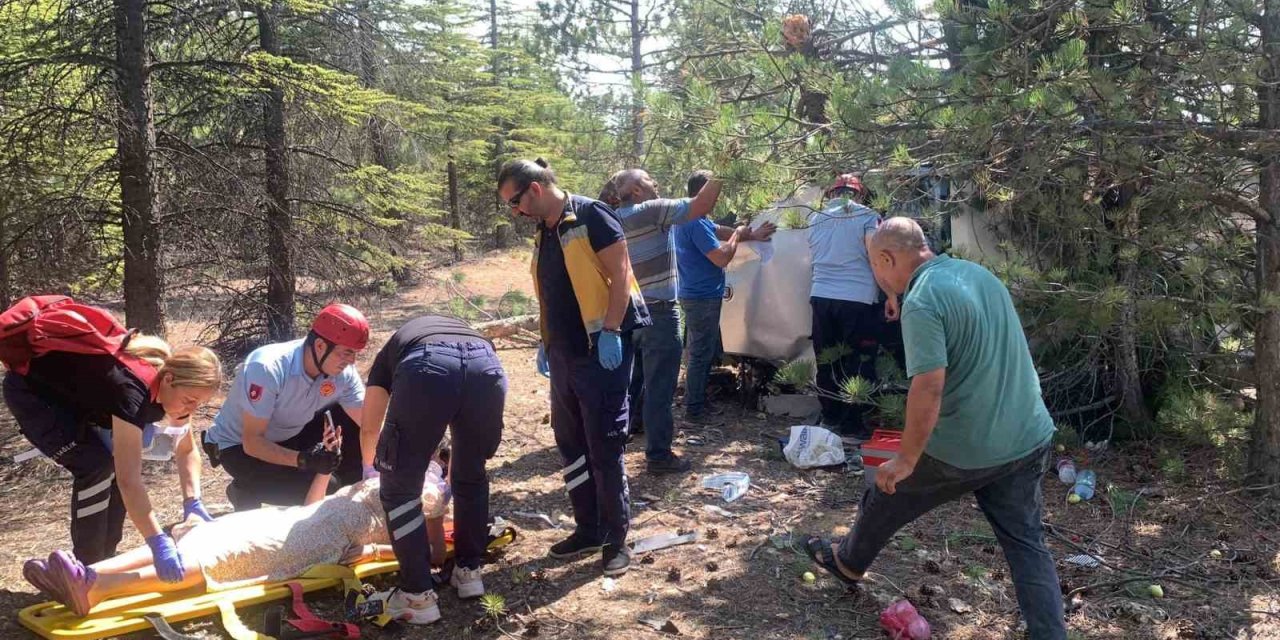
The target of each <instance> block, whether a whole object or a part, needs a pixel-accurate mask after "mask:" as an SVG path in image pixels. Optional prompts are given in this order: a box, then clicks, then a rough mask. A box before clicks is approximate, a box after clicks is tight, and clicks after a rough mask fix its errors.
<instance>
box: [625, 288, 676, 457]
mask: <svg viewBox="0 0 1280 640" xmlns="http://www.w3.org/2000/svg"><path fill="white" fill-rule="evenodd" d="M646 304H647V305H648V307H649V318H650V319H652V320H653V324H652V325H650V326H648V327H642V328H639V329H636V330H635V331H634V332H633V336H634V338H633V339H634V340H635V343H634V344H635V349H636V356H635V368H634V370H633V372H632V374H631V406H632V407H633V409H632V410H633V411H634V410H635V408H636V407H638V408H639V410H640V423H641V424H642V425H643V426H644V434H645V450H644V457H645V458H646V459H648V460H653V461H661V460H666V459H668V458H670V457H671V438H672V436H673V435H674V432H675V416H674V415H673V414H672V406H673V405H674V404H675V398H676V382H678V380H679V378H680V355H681V351H682V350H683V347H682V345H681V344H680V316H679V314H677V313H676V305H675V303H674V302H652V301H646Z"/></svg>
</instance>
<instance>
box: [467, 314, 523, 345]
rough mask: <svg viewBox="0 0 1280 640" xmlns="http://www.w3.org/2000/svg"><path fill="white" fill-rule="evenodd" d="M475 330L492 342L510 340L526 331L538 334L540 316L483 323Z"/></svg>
mask: <svg viewBox="0 0 1280 640" xmlns="http://www.w3.org/2000/svg"><path fill="white" fill-rule="evenodd" d="M475 330H476V331H479V332H480V334H481V335H483V336H484V337H486V338H489V339H490V340H493V339H495V338H510V337H513V336H515V335H517V334H519V333H522V332H525V331H531V332H533V333H535V334H536V333H538V315H537V314H531V315H525V316H512V317H510V318H503V319H501V320H492V321H490V322H481V323H479V324H477V325H475Z"/></svg>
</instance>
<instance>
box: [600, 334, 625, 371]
mask: <svg viewBox="0 0 1280 640" xmlns="http://www.w3.org/2000/svg"><path fill="white" fill-rule="evenodd" d="M597 343H598V345H597V350H598V352H599V355H600V366H602V367H604V368H605V369H608V370H609V371H613V370H614V369H617V368H618V365H620V364H622V335H621V334H617V333H609V332H608V331H601V332H600V338H599V340H597Z"/></svg>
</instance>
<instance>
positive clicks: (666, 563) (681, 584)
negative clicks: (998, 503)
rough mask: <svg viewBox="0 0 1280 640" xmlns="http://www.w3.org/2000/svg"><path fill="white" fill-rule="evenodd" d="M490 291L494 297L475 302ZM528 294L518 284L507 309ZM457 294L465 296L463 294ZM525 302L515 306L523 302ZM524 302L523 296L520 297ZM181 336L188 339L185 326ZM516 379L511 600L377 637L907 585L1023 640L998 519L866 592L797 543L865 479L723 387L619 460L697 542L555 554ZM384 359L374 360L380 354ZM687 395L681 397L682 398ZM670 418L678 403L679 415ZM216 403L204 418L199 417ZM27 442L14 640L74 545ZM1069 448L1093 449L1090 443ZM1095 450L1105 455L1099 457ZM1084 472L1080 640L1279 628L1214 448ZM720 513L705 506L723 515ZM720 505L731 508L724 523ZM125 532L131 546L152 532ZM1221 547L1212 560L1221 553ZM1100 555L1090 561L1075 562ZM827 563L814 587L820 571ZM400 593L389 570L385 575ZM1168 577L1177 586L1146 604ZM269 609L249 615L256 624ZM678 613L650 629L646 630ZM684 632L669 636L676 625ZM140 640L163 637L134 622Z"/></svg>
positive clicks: (425, 307)
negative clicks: (826, 461)
mask: <svg viewBox="0 0 1280 640" xmlns="http://www.w3.org/2000/svg"><path fill="white" fill-rule="evenodd" d="M525 255H527V252H526V251H512V252H509V253H494V254H489V255H487V256H484V257H482V258H477V259H474V260H471V261H468V262H466V263H463V264H460V265H457V266H455V267H452V268H450V269H438V270H435V271H433V272H431V273H428V274H427V275H426V277H425V278H424V280H423V282H422V283H421V284H420V285H418V286H416V287H414V288H413V289H411V290H409V291H406V292H403V293H402V294H400V295H397V296H395V297H393V298H385V299H382V300H381V301H380V302H378V303H374V304H366V305H365V307H366V308H367V309H369V311H370V316H371V319H372V320H373V322H374V323H375V327H376V333H377V335H376V336H375V341H374V344H380V340H381V339H385V338H386V337H387V336H388V335H389V334H390V333H391V331H393V330H394V329H395V328H396V327H397V326H399V324H400V323H401V322H403V321H404V320H405V319H407V318H409V317H412V316H414V315H416V314H420V313H424V312H430V311H449V310H451V309H452V310H454V311H455V312H456V311H457V310H458V309H459V308H460V303H459V302H457V296H456V294H458V293H460V292H465V293H467V295H468V296H470V301H469V302H467V303H466V306H467V307H471V308H472V309H473V310H475V311H476V313H477V314H479V313H480V312H479V310H489V311H492V310H493V308H494V306H495V305H496V304H498V301H499V300H500V299H502V298H503V295H504V294H507V293H508V292H509V291H513V290H515V291H522V292H523V293H524V294H526V295H531V291H530V283H529V277H528V270H527V267H526V260H525ZM481 296H482V297H481ZM520 298H521V297H520V296H518V295H517V296H515V297H514V298H513V297H512V296H507V298H506V299H505V300H504V302H503V304H504V305H507V307H508V308H506V309H504V311H503V314H504V315H506V314H509V313H510V311H511V307H512V305H515V306H517V307H518V306H519V305H520V304H522V303H521V302H519V300H520ZM451 299H452V300H454V302H452V303H451V302H450V300H451ZM513 300H515V302H513ZM516 310H519V309H516ZM199 324H200V321H199V319H198V318H197V319H192V321H191V322H185V323H183V322H178V323H175V325H177V326H175V328H174V330H173V333H175V334H179V335H185V334H190V335H194V333H195V331H196V327H197V326H198V325H199ZM184 332H185V334H184ZM499 346H500V347H501V348H500V351H499V353H500V356H501V358H502V360H503V362H504V363H505V365H506V368H507V371H508V374H509V375H510V378H511V380H510V384H511V387H510V393H509V396H508V401H507V410H506V431H505V433H504V436H503V443H502V446H501V447H500V448H499V450H498V454H497V457H496V458H495V459H494V460H492V461H491V463H490V467H489V468H490V472H491V477H492V500H491V511H492V513H493V514H494V515H497V516H501V517H503V518H505V519H507V520H508V521H510V522H512V523H513V524H515V525H516V526H517V527H519V529H520V532H521V534H522V536H521V537H520V539H519V541H518V542H517V543H516V544H514V545H512V546H510V547H508V548H507V549H506V550H505V552H504V553H502V555H501V556H500V557H498V558H496V559H495V561H494V562H493V563H492V564H489V565H488V566H487V567H486V568H485V574H484V579H485V584H486V587H487V590H488V591H489V593H492V594H498V595H500V596H502V600H503V604H504V608H505V613H503V614H501V615H497V616H493V615H488V614H486V611H485V610H484V609H483V608H482V606H481V605H480V604H479V603H478V602H475V601H460V600H458V599H457V598H456V597H455V595H454V593H453V591H452V590H451V589H449V588H444V589H442V591H441V601H440V606H441V609H442V611H443V613H444V620H443V621H442V622H440V623H438V624H436V625H433V626H431V627H426V628H399V629H395V628H388V629H377V628H374V627H372V626H370V625H366V626H365V637H368V638H375V639H377V638H392V637H400V638H430V637H439V636H440V635H441V634H446V635H449V636H453V637H458V636H461V637H474V638H501V637H506V638H516V637H519V638H534V637H537V638H622V637H627V638H635V639H637V640H639V639H641V638H657V637H664V636H665V637H671V636H673V635H677V634H678V635H679V636H680V637H687V638H815V639H834V638H846V639H851V638H882V637H885V634H884V633H883V632H882V631H880V630H879V625H878V622H877V619H878V616H879V613H880V611H881V610H882V609H883V608H884V607H885V606H886V605H887V604H888V603H889V602H891V601H892V600H895V599H899V598H904V597H905V598H909V599H911V601H912V602H914V603H915V604H916V606H917V607H918V608H919V610H920V611H921V613H922V614H923V615H924V617H925V618H927V619H928V620H929V622H930V624H931V625H932V627H933V632H934V637H938V638H963V639H974V640H977V639H993V640H994V639H1001V638H1018V637H1022V636H1023V635H1024V634H1023V632H1022V631H1020V630H1019V616H1018V608H1017V603H1016V601H1015V597H1014V588H1013V583H1012V582H1011V581H1010V578H1009V570H1008V565H1007V564H1006V563H1005V561H1004V558H1003V556H1002V554H1001V550H1000V547H999V545H998V544H997V543H996V540H995V537H994V535H993V533H992V531H991V528H990V526H989V525H988V524H987V522H986V520H985V519H984V518H983V516H982V513H981V512H980V511H979V510H978V509H977V506H976V504H975V502H974V501H973V500H972V499H965V500H960V501H958V502H955V503H952V504H950V505H947V506H945V507H943V508H940V509H937V510H936V511H934V512H933V513H930V514H928V515H926V516H925V517H923V518H921V519H919V520H918V521H916V522H915V523H913V524H911V525H910V526H908V527H906V528H905V529H903V531H902V532H900V534H899V535H898V536H897V537H896V538H895V540H894V541H893V542H892V543H891V544H890V546H889V547H888V548H886V549H885V550H884V552H883V553H882V554H881V555H880V557H879V559H878V560H877V561H876V564H875V565H874V566H873V573H872V574H871V576H870V578H871V579H870V581H869V583H868V588H867V589H866V590H864V591H862V592H858V593H853V592H849V591H847V590H846V589H845V588H844V587H843V586H841V585H840V584H838V583H837V582H836V581H835V580H834V579H832V578H830V577H829V576H827V575H825V574H824V573H823V572H821V571H820V570H817V569H816V568H815V567H813V566H812V565H811V563H810V562H809V561H808V559H807V557H806V556H805V554H804V552H803V551H802V550H801V549H800V544H801V542H802V541H803V538H804V536H805V535H806V534H809V533H824V534H842V533H844V532H845V531H847V529H848V526H849V525H850V524H851V523H852V520H853V518H854V517H856V515H857V502H858V498H859V496H860V494H861V488H862V478H861V476H860V475H856V474H853V473H843V472H828V471H798V470H796V469H794V468H792V467H791V466H790V465H788V464H787V462H786V461H785V460H784V459H783V458H782V456H781V453H780V451H779V447H778V444H777V439H778V438H779V437H784V436H785V434H786V433H787V429H788V426H789V425H790V424H791V423H792V422H791V421H789V420H787V419H785V418H781V417H775V416H770V415H766V414H763V413H759V412H757V411H756V410H754V408H752V409H746V408H742V407H739V406H737V405H736V404H735V403H733V402H732V401H729V400H726V401H725V402H724V403H723V404H722V406H724V408H725V409H726V411H725V415H724V418H725V420H724V424H723V425H722V426H719V427H714V428H706V427H702V428H694V427H691V426H689V425H684V424H677V428H678V433H677V436H676V448H677V450H678V451H681V452H682V453H683V454H684V455H686V456H688V457H689V459H691V460H692V462H693V464H694V473H692V474H689V475H687V476H683V477H681V476H653V475H650V474H648V473H645V472H644V454H643V446H640V443H639V439H637V442H635V443H633V445H632V446H631V447H629V450H628V453H627V455H626V462H627V466H628V469H630V470H631V473H630V477H631V495H632V499H633V502H634V507H633V524H632V534H631V535H632V539H633V540H634V539H639V538H641V537H644V536H647V535H651V534H656V533H662V532H674V531H682V532H683V531H695V532H697V534H698V540H697V542H695V543H693V544H688V545H684V546H678V547H672V548H669V549H665V550H660V551H656V552H653V553H651V554H649V555H648V556H647V557H643V558H641V557H637V558H636V559H635V561H634V562H633V564H632V568H631V570H630V572H629V573H627V575H626V576H624V577H622V578H620V579H618V580H616V581H613V580H605V579H602V578H601V575H600V570H599V560H598V558H596V557H593V558H590V559H582V560H579V561H576V562H560V561H554V560H551V559H549V558H547V557H546V550H547V547H548V546H549V545H551V544H552V543H554V542H556V541H557V540H559V539H560V538H561V537H562V536H564V535H566V533H567V531H566V530H563V529H558V528H552V527H551V526H549V525H548V524H546V523H544V522H541V521H539V520H534V519H528V518H522V517H518V516H516V515H515V512H517V511H519V512H536V513H544V514H547V515H548V516H549V517H550V518H551V520H552V522H555V523H558V524H559V523H561V522H562V521H563V514H565V513H567V512H568V501H567V498H566V496H565V495H564V491H563V483H562V481H561V479H560V474H559V470H560V467H561V462H560V458H559V456H558V454H557V453H556V449H555V447H554V443H553V438H552V434H551V429H550V427H549V426H548V425H547V420H548V396H547V393H548V383H547V381H546V380H545V379H544V378H542V377H541V376H539V375H537V373H536V372H535V370H534V363H533V359H534V358H533V356H534V351H533V349H531V348H529V347H528V346H519V345H515V344H500V345H499ZM372 351H373V350H370V353H368V354H366V362H365V363H364V364H365V365H367V360H369V359H371V358H372V355H373V353H372ZM677 404H678V401H677ZM676 411H677V416H679V415H680V409H679V407H678V406H677V409H676ZM211 416H212V411H210V410H206V411H205V415H204V416H203V421H204V425H202V426H207V424H208V420H209V419H210V418H211ZM28 448H29V447H28V445H27V443H26V442H25V440H23V438H22V437H21V436H20V435H19V434H18V433H17V429H16V427H15V426H14V424H13V421H12V419H11V418H10V417H9V416H8V415H7V414H5V413H3V410H2V409H0V459H2V460H3V462H2V463H0V532H3V533H2V534H0V607H3V609H4V611H5V612H6V613H5V615H3V616H0V638H26V637H35V636H32V635H31V634H29V633H28V632H27V631H26V630H24V629H22V628H21V627H20V626H19V625H18V622H17V613H18V611H19V609H21V608H23V607H26V606H29V605H32V604H36V603H38V602H40V601H41V600H42V598H41V597H39V596H38V595H37V594H36V593H35V590H34V589H33V588H32V587H31V586H29V585H28V584H27V583H26V582H24V581H23V579H22V576H21V563H22V561H23V560H24V559H26V558H29V557H43V556H45V555H46V554H48V553H49V552H50V551H52V550H54V549H57V548H68V547H69V536H68V529H67V522H68V515H67V510H68V501H69V487H70V482H69V476H67V475H66V474H65V473H64V472H63V471H61V470H60V469H58V468H56V467H54V466H53V465H50V464H46V463H44V462H42V461H32V462H26V463H23V464H18V465H14V464H13V463H12V456H13V455H15V454H18V453H21V452H22V451H25V450H27V449H28ZM1070 453H1074V454H1076V456H1077V460H1078V461H1079V460H1081V459H1082V458H1084V454H1085V453H1086V452H1085V451H1084V450H1083V449H1074V450H1071V451H1070ZM1095 457H1098V456H1095ZM1098 458H1099V459H1097V460H1095V461H1094V462H1093V463H1091V464H1090V466H1091V467H1092V468H1095V469H1096V470H1097V471H1098V474H1099V478H1100V482H1099V491H1098V496H1097V497H1095V498H1094V499H1093V500H1091V501H1088V502H1085V503H1081V504H1076V505H1068V504H1067V503H1066V496H1067V492H1068V489H1069V487H1067V486H1065V485H1063V484H1061V483H1059V482H1058V480H1057V479H1056V477H1055V476H1053V475H1047V476H1046V477H1045V478H1044V479H1043V483H1044V495H1045V514H1044V517H1045V520H1046V522H1047V523H1048V524H1049V525H1051V527H1050V535H1049V539H1048V542H1049V546H1050V548H1051V549H1052V551H1053V553H1054V556H1055V558H1056V559H1057V561H1058V570H1059V574H1060V577H1061V580H1062V585H1063V587H1062V588H1063V590H1064V593H1070V592H1073V591H1074V592H1077V593H1075V594H1074V595H1073V596H1072V598H1071V603H1070V605H1069V613H1068V624H1069V628H1070V630H1071V637H1073V638H1117V639H1119V638H1124V639H1142V638H1161V639H1164V638H1238V639H1244V638H1280V555H1278V552H1280V510H1277V508H1276V507H1275V505H1270V504H1261V503H1259V502H1257V501H1255V500H1254V499H1252V498H1251V497H1250V495H1249V494H1248V493H1246V492H1244V491H1240V490H1238V488H1237V487H1238V485H1234V484H1232V483H1231V482H1229V481H1227V480H1225V479H1221V477H1220V472H1219V471H1218V470H1219V468H1220V467H1221V464H1220V461H1219V460H1218V459H1217V457H1216V456H1215V455H1214V454H1213V452H1212V451H1209V452H1204V451H1185V452H1184V454H1183V459H1184V461H1185V471H1186V472H1185V474H1183V477H1184V478H1185V479H1184V480H1182V481H1180V482H1177V483H1173V482H1170V481H1168V480H1167V479H1166V478H1162V477H1161V475H1162V474H1161V473H1160V472H1159V471H1158V469H1159V466H1158V465H1157V463H1156V452H1155V447H1154V445H1126V446H1122V447H1118V448H1116V449H1114V450H1113V451H1111V452H1109V453H1107V454H1105V455H1104V456H1101V457H1098ZM722 471H745V472H747V473H749V474H750V476H751V483H752V485H751V488H750V490H749V491H748V493H747V494H746V496H745V497H744V498H742V499H741V500H739V501H737V502H734V503H732V504H725V503H724V502H723V501H722V500H721V498H720V497H719V495H718V494H717V492H713V491H709V490H704V489H701V488H700V487H699V480H700V478H701V477H703V476H705V475H708V474H712V473H718V472H722ZM147 475H148V479H149V481H150V486H151V495H152V499H153V501H154V503H155V504H156V506H157V508H158V509H159V511H160V514H161V520H162V521H174V520H176V519H177V518H178V516H179V515H180V512H181V507H180V502H181V500H180V494H179V492H178V488H177V483H176V482H175V481H174V479H175V478H176V476H175V475H174V471H173V468H172V463H154V464H149V465H148V466H147ZM227 479H228V478H227V476H226V475H225V474H224V473H223V471H222V470H221V469H210V468H207V467H206V469H205V473H204V478H203V486H204V495H205V501H206V503H207V504H209V506H210V507H211V509H212V510H214V511H225V510H229V509H230V507H229V505H228V504H227V503H226V500H225V493H224V490H223V488H224V486H225V484H226V482H227ZM712 505H714V506H716V507H719V508H720V509H722V510H723V511H720V510H709V509H708V506H712ZM724 512H727V514H728V515H726V514H725V513H724ZM140 543H141V541H140V539H139V538H138V535H137V533H136V532H135V531H134V530H133V528H132V527H131V526H129V525H126V537H125V542H124V545H122V548H125V547H131V546H133V545H137V544H140ZM1215 550H1216V551H1217V553H1214V551H1215ZM1080 553H1090V554H1093V555H1095V556H1097V557H1098V558H1100V559H1101V561H1102V564H1101V565H1099V566H1097V567H1095V568H1084V567H1079V566H1076V565H1072V564H1069V563H1067V562H1066V559H1067V558H1068V557H1070V556H1073V555H1075V554H1080ZM808 571H813V572H814V573H815V574H816V576H817V579H816V581H814V582H806V581H805V580H804V574H805V573H806V572H808ZM375 582H377V583H378V584H379V585H385V584H386V581H385V579H380V580H376V581H375ZM1152 584H1159V585H1160V586H1161V587H1162V588H1163V591H1164V597H1163V598H1162V599H1156V598H1153V597H1151V596H1150V595H1149V592H1148V587H1149V586H1150V585H1152ZM308 601H309V603H310V604H311V605H312V607H313V608H314V609H315V610H316V611H317V612H320V613H321V614H322V615H329V616H335V617H336V616H337V615H339V614H338V611H339V609H340V606H341V604H340V597H339V595H338V594H337V592H336V591H334V592H328V593H317V594H314V595H311V596H309V597H308ZM263 609H264V608H263V607H250V608H246V609H243V610H242V611H241V614H242V617H243V618H244V620H245V621H246V622H248V623H249V624H250V625H251V626H254V627H256V628H261V627H260V622H261V612H262V611H263ZM643 621H647V622H650V623H653V624H654V625H655V626H663V623H666V622H668V621H669V622H670V625H669V626H667V627H666V629H667V631H666V632H660V631H656V630H654V629H653V628H651V627H650V626H647V625H646V624H645V622H643ZM179 628H180V630H182V631H185V632H186V633H191V634H194V635H197V636H205V637H210V638H218V637H223V636H222V634H223V632H222V628H221V627H220V626H219V623H217V622H214V621H212V620H211V619H208V618H206V619H202V620H199V621H196V622H193V623H189V624H183V625H179ZM673 632H674V633H673ZM135 637H148V636H147V634H138V635H137V636H135Z"/></svg>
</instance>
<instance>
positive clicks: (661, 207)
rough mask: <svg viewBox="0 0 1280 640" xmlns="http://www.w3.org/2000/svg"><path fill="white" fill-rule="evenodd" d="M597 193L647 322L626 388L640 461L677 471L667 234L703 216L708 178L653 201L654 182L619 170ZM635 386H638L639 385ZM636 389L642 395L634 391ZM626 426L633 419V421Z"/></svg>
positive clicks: (682, 463)
mask: <svg viewBox="0 0 1280 640" xmlns="http://www.w3.org/2000/svg"><path fill="white" fill-rule="evenodd" d="M605 191H607V192H611V193H613V194H615V195H616V198H617V200H618V202H619V205H618V207H617V213H618V217H619V218H620V219H621V220H622V229H623V231H624V232H625V233H626V236H627V248H628V251H629V252H630V255H631V270H632V272H633V273H635V277H636V280H637V281H638V282H639V283H640V291H641V293H643V294H644V300H645V305H646V306H648V307H649V316H650V318H651V319H652V320H653V324H652V325H651V326H648V327H644V328H640V329H637V330H636V331H635V333H634V337H633V339H634V341H635V342H634V344H635V350H636V351H635V353H636V355H635V365H634V367H635V368H634V371H635V373H634V374H633V382H632V385H631V390H632V394H631V401H632V405H631V406H632V412H633V413H634V412H635V411H636V410H637V409H636V407H637V406H639V412H640V416H639V417H640V420H639V422H640V423H641V424H643V425H644V430H645V460H646V461H647V465H646V466H647V468H648V470H649V471H650V472H654V473H665V472H681V473H682V472H685V471H688V470H689V462H688V461H686V460H682V459H681V458H680V457H679V456H677V455H676V454H675V453H674V452H673V451H672V450H671V439H672V436H673V432H674V430H675V425H674V422H675V419H674V416H673V415H672V404H673V403H674V398H675V392H676V382H677V380H678V378H679V377H680V356H681V352H682V351H683V348H682V345H681V340H680V319H679V315H678V314H677V312H676V261H675V240H674V237H673V235H672V229H673V228H674V227H675V226H676V225H679V224H683V223H686V222H689V221H691V220H697V219H699V218H704V217H706V216H707V215H708V214H710V213H711V212H712V211H713V210H714V209H715V207H716V201H717V200H719V198H720V182H719V181H718V180H715V179H714V178H712V179H710V180H709V181H708V182H707V185H706V186H705V187H704V188H703V189H702V191H700V192H699V193H698V195H697V196H695V197H693V198H678V199H667V198H660V197H658V183H657V182H656V181H654V179H653V178H652V177H651V176H650V175H649V174H648V173H647V172H645V171H643V170H641V169H627V170H625V171H620V172H618V173H616V174H614V175H613V177H612V178H610V179H609V183H608V184H607V185H606V187H605ZM641 384H643V387H641V386H640V385H641ZM640 388H642V389H643V392H642V393H637V390H638V389H640ZM632 422H633V423H635V422H637V421H636V420H635V416H634V415H633V417H632Z"/></svg>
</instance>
